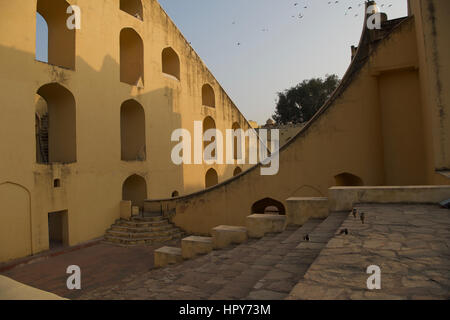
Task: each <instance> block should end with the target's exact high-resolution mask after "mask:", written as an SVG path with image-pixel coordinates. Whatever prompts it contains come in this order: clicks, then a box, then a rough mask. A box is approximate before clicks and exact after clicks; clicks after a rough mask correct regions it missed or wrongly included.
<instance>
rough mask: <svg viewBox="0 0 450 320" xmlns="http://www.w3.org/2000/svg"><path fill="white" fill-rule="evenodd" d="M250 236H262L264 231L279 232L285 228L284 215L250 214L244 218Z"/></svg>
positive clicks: (264, 233)
mask: <svg viewBox="0 0 450 320" xmlns="http://www.w3.org/2000/svg"><path fill="white" fill-rule="evenodd" d="M246 227H247V230H248V236H249V237H250V238H262V237H264V236H265V235H266V233H280V232H283V231H284V229H285V228H286V216H284V215H273V214H252V215H250V216H248V217H247V219H246Z"/></svg>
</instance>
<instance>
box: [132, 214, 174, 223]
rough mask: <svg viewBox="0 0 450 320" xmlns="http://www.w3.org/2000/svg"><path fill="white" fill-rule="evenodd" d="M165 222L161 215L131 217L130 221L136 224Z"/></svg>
mask: <svg viewBox="0 0 450 320" xmlns="http://www.w3.org/2000/svg"><path fill="white" fill-rule="evenodd" d="M162 220H166V219H165V218H164V217H163V216H162V215H152V216H133V217H131V221H136V222H156V221H162Z"/></svg>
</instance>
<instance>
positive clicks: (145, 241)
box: [105, 232, 184, 246]
mask: <svg viewBox="0 0 450 320" xmlns="http://www.w3.org/2000/svg"><path fill="white" fill-rule="evenodd" d="M183 236H184V234H183V233H182V232H178V233H174V234H171V235H170V236H163V237H150V238H122V237H115V236H112V235H108V234H106V235H105V241H106V242H109V243H114V244H122V245H127V246H135V245H152V244H158V243H164V242H167V241H170V240H174V239H180V238H182V237H183Z"/></svg>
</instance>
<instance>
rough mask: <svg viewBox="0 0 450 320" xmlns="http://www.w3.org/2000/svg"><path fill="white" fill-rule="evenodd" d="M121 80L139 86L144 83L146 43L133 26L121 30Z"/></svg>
mask: <svg viewBox="0 0 450 320" xmlns="http://www.w3.org/2000/svg"><path fill="white" fill-rule="evenodd" d="M120 81H121V82H124V83H128V84H131V85H133V86H138V87H142V86H143V85H144V43H143V42H142V38H141V37H140V36H139V34H138V33H137V32H136V31H135V30H134V29H132V28H124V29H122V31H121V32H120Z"/></svg>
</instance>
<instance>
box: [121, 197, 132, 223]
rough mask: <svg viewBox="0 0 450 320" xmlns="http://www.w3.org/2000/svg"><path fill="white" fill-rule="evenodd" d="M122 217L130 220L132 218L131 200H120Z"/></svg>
mask: <svg viewBox="0 0 450 320" xmlns="http://www.w3.org/2000/svg"><path fill="white" fill-rule="evenodd" d="M120 218H122V219H125V220H130V218H131V201H126V200H124V201H120Z"/></svg>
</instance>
